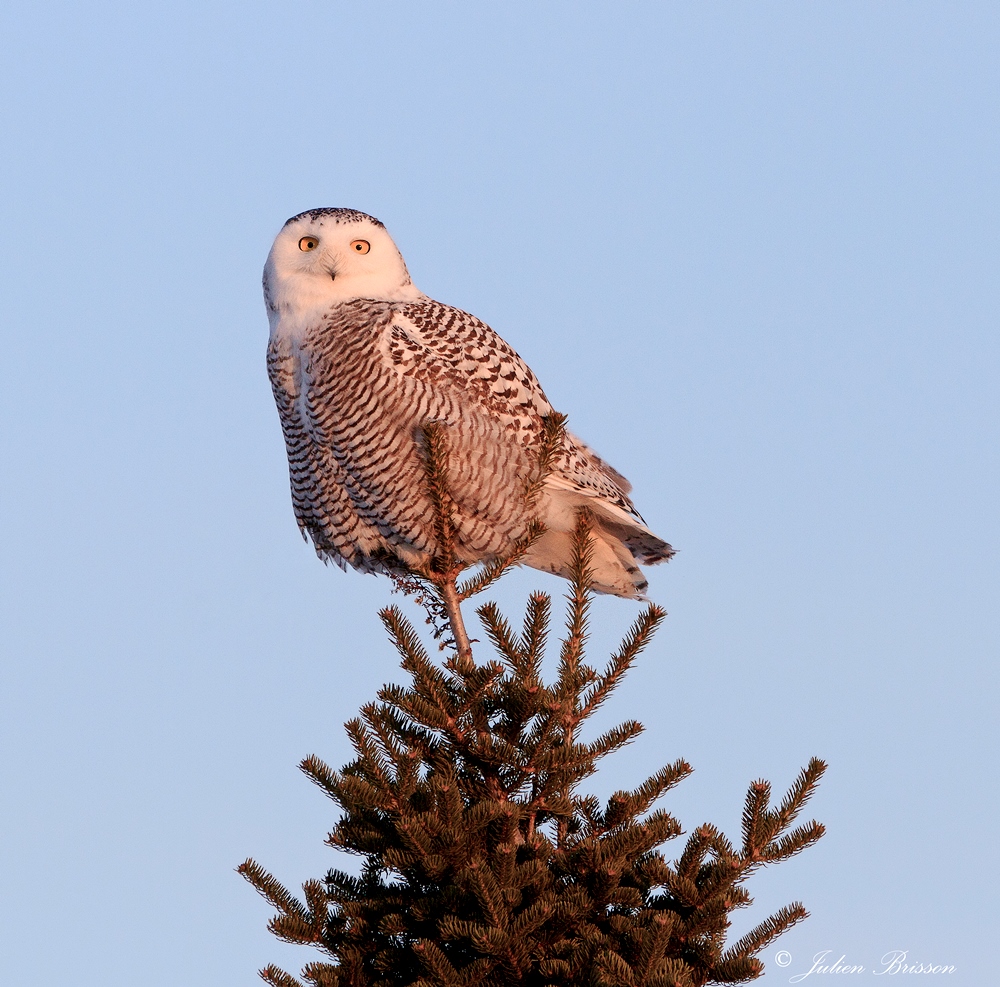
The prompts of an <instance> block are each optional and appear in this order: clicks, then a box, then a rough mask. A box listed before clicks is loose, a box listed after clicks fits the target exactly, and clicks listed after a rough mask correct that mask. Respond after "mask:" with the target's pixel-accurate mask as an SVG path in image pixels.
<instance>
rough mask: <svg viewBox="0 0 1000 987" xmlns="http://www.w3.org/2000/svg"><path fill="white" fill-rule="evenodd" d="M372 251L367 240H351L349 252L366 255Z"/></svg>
mask: <svg viewBox="0 0 1000 987" xmlns="http://www.w3.org/2000/svg"><path fill="white" fill-rule="evenodd" d="M371 249H372V245H371V244H370V243H369V242H368V241H367V240H352V241H351V250H354V251H355V252H357V253H359V254H367V253H368V251H369V250H371Z"/></svg>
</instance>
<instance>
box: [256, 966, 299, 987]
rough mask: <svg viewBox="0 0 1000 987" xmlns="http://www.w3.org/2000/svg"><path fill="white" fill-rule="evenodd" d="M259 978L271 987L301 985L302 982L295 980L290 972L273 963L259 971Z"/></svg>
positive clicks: (295, 986)
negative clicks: (271, 986)
mask: <svg viewBox="0 0 1000 987" xmlns="http://www.w3.org/2000/svg"><path fill="white" fill-rule="evenodd" d="M259 973H260V979H261V980H263V981H265V982H266V983H269V984H272V985H273V987H303V985H302V982H301V981H299V980H296V979H295V977H293V976H292V975H291V974H290V973H285V971H284V970H282V969H281V968H280V967H276V966H275V965H274V964H273V963H272V964H270V965H269V966H266V967H264V969H263V970H260V971H259Z"/></svg>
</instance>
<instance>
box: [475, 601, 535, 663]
mask: <svg viewBox="0 0 1000 987" xmlns="http://www.w3.org/2000/svg"><path fill="white" fill-rule="evenodd" d="M476 614H477V615H478V616H479V619H480V620H481V621H482V624H483V627H484V628H485V630H486V636H487V637H488V638H489V639H490V642H491V643H492V644H493V647H494V648H496V650H497V651H498V652H499V653H500V655H501V656H502V657H503V659H504V660H505V661H506V662H508V663H509V664H510V665H511V666H512V667H514V668H517V667H518V666H519V665H520V663H521V661H522V660H523V657H524V656H523V653H522V651H521V649H520V647H519V646H518V644H517V642H516V641H515V640H514V633H513V631H512V630H511V629H510V624H509V623H508V622H507V619H506V618H505V617H504V615H503V614H502V613H500V608H499V607H498V606H497V605H496V604H495V603H493V602H492V601H491V602H489V603H484V604H483V605H482V606H481V607H479V609H477V610H476Z"/></svg>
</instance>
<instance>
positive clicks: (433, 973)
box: [412, 939, 461, 987]
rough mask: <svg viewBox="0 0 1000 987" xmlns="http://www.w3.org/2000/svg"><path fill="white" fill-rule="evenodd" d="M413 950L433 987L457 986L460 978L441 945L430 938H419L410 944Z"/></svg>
mask: <svg viewBox="0 0 1000 987" xmlns="http://www.w3.org/2000/svg"><path fill="white" fill-rule="evenodd" d="M412 949H413V952H414V953H416V955H417V958H418V959H419V960H420V962H421V964H422V965H423V966H424V968H425V969H426V970H427V972H428V973H429V974H430V977H431V979H430V983H431V984H433V985H434V987H458V985H459V984H460V983H461V978H460V977H459V975H458V971H457V970H456V969H455V968H454V967H453V966H452V965H451V962H450V961H449V960H448V957H447V956H445V954H444V952H443V951H442V950H441V947H440V946H438V945H437V943H435V942H434V941H433V940H431V939H419V940H418V941H417V942H415V943H414V944H413V946H412Z"/></svg>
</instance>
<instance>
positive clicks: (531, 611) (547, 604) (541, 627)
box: [521, 593, 552, 681]
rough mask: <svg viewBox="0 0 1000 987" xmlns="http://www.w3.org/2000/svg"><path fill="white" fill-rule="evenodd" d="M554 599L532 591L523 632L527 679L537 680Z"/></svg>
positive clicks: (522, 650)
mask: <svg viewBox="0 0 1000 987" xmlns="http://www.w3.org/2000/svg"><path fill="white" fill-rule="evenodd" d="M551 609H552V600H551V598H550V597H549V596H548V594H546V593H532V594H531V596H530V597H529V598H528V606H527V609H526V610H525V613H524V630H523V631H522V633H521V653H522V654H523V655H524V656H525V660H526V667H525V669H524V672H525V676H526V679H530V680H531V681H535V680H537V678H538V674H539V671H540V668H541V663H542V656H543V655H544V654H545V644H546V639H547V638H548V632H549V613H550V611H551Z"/></svg>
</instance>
